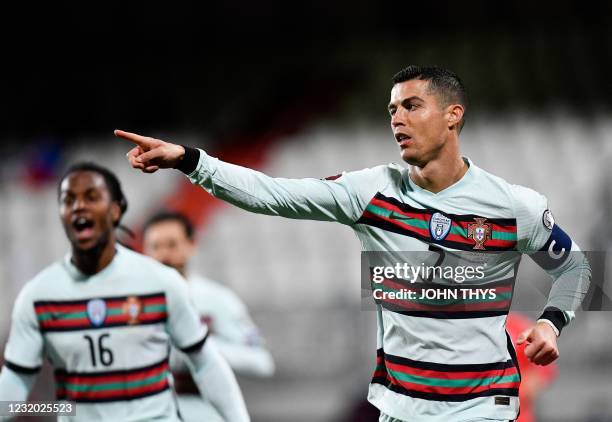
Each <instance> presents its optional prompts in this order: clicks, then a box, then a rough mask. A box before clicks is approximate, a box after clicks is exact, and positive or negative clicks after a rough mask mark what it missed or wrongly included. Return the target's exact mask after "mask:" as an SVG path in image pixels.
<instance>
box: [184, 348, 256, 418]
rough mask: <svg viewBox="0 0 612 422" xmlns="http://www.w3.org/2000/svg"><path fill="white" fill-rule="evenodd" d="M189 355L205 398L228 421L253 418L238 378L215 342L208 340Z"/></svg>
mask: <svg viewBox="0 0 612 422" xmlns="http://www.w3.org/2000/svg"><path fill="white" fill-rule="evenodd" d="M186 357H187V365H188V366H189V369H190V371H191V375H192V377H193V380H194V381H195V383H196V385H197V386H198V389H199V390H200V393H201V394H202V397H203V398H204V400H207V401H209V402H210V403H211V404H212V405H213V406H214V407H215V409H217V411H218V412H219V413H220V414H221V415H222V416H223V418H224V419H225V420H226V422H248V421H250V418H249V413H248V411H247V407H246V404H245V402H244V399H243V397H242V393H241V392H240V387H239V386H238V382H237V381H236V378H235V377H234V374H233V373H232V370H231V369H230V367H229V365H228V364H227V362H226V361H225V360H224V359H223V357H222V356H221V354H220V353H219V352H218V351H217V350H216V348H215V346H214V345H212V344H209V343H208V342H206V343H204V346H203V347H201V348H200V349H199V350H194V351H192V352H190V353H187V354H186Z"/></svg>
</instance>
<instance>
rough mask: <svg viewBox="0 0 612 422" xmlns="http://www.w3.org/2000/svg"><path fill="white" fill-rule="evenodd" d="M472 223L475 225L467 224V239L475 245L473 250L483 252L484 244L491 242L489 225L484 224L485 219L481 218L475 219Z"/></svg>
mask: <svg viewBox="0 0 612 422" xmlns="http://www.w3.org/2000/svg"><path fill="white" fill-rule="evenodd" d="M474 221H475V223H469V224H468V232H467V237H468V239H472V240H473V241H474V242H475V243H476V244H475V245H474V248H473V249H477V250H480V251H484V250H485V242H486V241H487V240H491V225H490V224H489V223H485V221H487V219H486V218H482V217H476V218H474Z"/></svg>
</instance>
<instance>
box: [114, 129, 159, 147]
mask: <svg viewBox="0 0 612 422" xmlns="http://www.w3.org/2000/svg"><path fill="white" fill-rule="evenodd" d="M115 136H118V137H119V138H123V139H127V140H128V141H130V142H133V143H135V144H136V145H138V146H139V147H142V148H150V147H151V146H153V139H151V138H150V137H148V136H142V135H138V134H137V133H132V132H126V131H124V130H119V129H115Z"/></svg>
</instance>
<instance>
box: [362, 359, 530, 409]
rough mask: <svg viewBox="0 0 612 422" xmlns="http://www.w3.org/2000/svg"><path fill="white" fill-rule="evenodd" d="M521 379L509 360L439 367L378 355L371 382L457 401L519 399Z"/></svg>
mask: <svg viewBox="0 0 612 422" xmlns="http://www.w3.org/2000/svg"><path fill="white" fill-rule="evenodd" d="M520 382H521V378H520V375H519V372H518V369H517V367H516V366H515V364H514V362H513V361H512V360H508V361H506V362H496V363H485V364H460V365H450V364H440V363H433V362H424V361H415V360H411V359H407V358H403V357H400V356H394V355H389V354H386V353H385V352H384V351H383V350H382V349H379V350H378V352H377V359H376V370H375V372H374V376H373V377H372V383H374V384H381V385H383V386H385V387H386V388H388V389H390V390H392V391H394V392H396V393H399V394H403V395H406V396H410V397H415V398H420V399H425V400H434V401H449V402H459V401H465V400H471V399H474V398H477V397H488V396H498V395H500V396H513V397H517V396H518V390H519V386H520Z"/></svg>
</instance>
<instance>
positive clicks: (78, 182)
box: [0, 163, 249, 422]
mask: <svg viewBox="0 0 612 422" xmlns="http://www.w3.org/2000/svg"><path fill="white" fill-rule="evenodd" d="M58 199H59V204H60V218H61V221H62V224H63V226H64V230H65V232H66V235H67V237H68V240H69V241H70V245H71V251H70V252H69V253H68V254H67V255H66V258H65V259H64V260H63V261H59V262H56V263H55V264H53V265H51V266H49V267H47V268H46V269H45V270H43V271H42V272H40V273H39V274H38V275H37V276H36V277H34V279H32V280H31V281H30V282H28V283H27V284H26V285H25V286H24V288H23V289H22V290H21V292H20V293H19V296H18V298H17V300H16V302H15V306H14V309H13V316H12V322H11V331H10V336H9V340H8V344H7V346H6V349H5V366H4V367H3V368H2V372H1V373H0V400H11V401H23V400H26V398H27V396H28V394H29V392H30V390H31V388H32V386H33V384H34V381H35V378H36V373H37V372H38V370H39V369H40V366H41V365H42V361H43V355H46V357H47V358H48V359H49V361H50V362H51V364H52V366H53V368H54V369H55V380H56V388H57V391H56V395H57V398H58V399H59V400H69V401H73V402H77V403H78V408H77V412H76V416H75V417H73V418H72V417H62V418H60V419H61V420H80V421H94V420H106V421H126V420H130V421H140V420H142V421H145V420H147V421H148V420H164V421H179V420H180V417H179V415H178V412H177V409H176V406H175V401H174V398H173V394H172V392H171V390H170V373H169V368H168V353H169V345H170V343H172V344H173V345H175V346H176V347H177V348H179V349H181V350H182V351H183V352H185V354H186V356H187V359H188V365H189V367H190V369H191V372H192V375H193V378H194V380H195V382H196V384H197V385H198V387H199V389H200V391H201V393H202V395H203V396H204V397H206V399H207V400H209V401H210V402H211V403H213V405H214V406H215V407H216V408H217V409H218V411H219V413H220V414H221V415H223V417H224V419H225V420H226V421H228V422H229V421H231V422H234V421H248V420H249V417H248V414H247V411H246V406H245V404H244V401H243V399H242V394H241V393H240V389H239V387H238V384H237V382H236V380H235V378H234V375H233V373H232V372H231V370H230V368H229V366H228V364H227V363H226V362H225V361H224V360H223V358H222V357H221V356H220V354H219V352H218V351H217V350H216V349H215V348H214V347H213V345H210V344H207V342H206V338H207V332H206V329H205V327H204V326H202V324H201V323H200V320H199V318H198V316H197V314H196V312H195V310H194V309H193V308H192V306H191V304H190V301H189V297H188V293H187V291H186V288H185V286H184V284H185V283H184V282H183V281H182V279H181V277H180V275H179V274H178V273H177V272H176V271H175V270H174V269H171V268H168V267H166V266H165V265H162V264H160V263H158V262H156V261H155V260H153V259H151V258H148V257H145V256H143V255H140V254H138V253H135V252H132V251H131V250H129V249H127V248H124V247H122V246H121V245H119V244H118V243H117V241H116V239H115V233H114V231H115V228H116V227H118V226H119V223H120V221H121V217H122V215H123V213H124V212H125V211H126V209H127V201H126V199H125V197H124V196H123V193H122V191H121V186H120V184H119V181H118V180H117V178H116V177H115V175H114V174H113V173H111V172H110V171H109V170H107V169H105V168H103V167H100V166H98V165H95V164H89V163H84V164H78V165H75V166H73V167H71V168H70V169H69V170H68V171H67V172H66V174H65V175H64V177H62V179H61V182H60V185H59V189H58Z"/></svg>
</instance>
